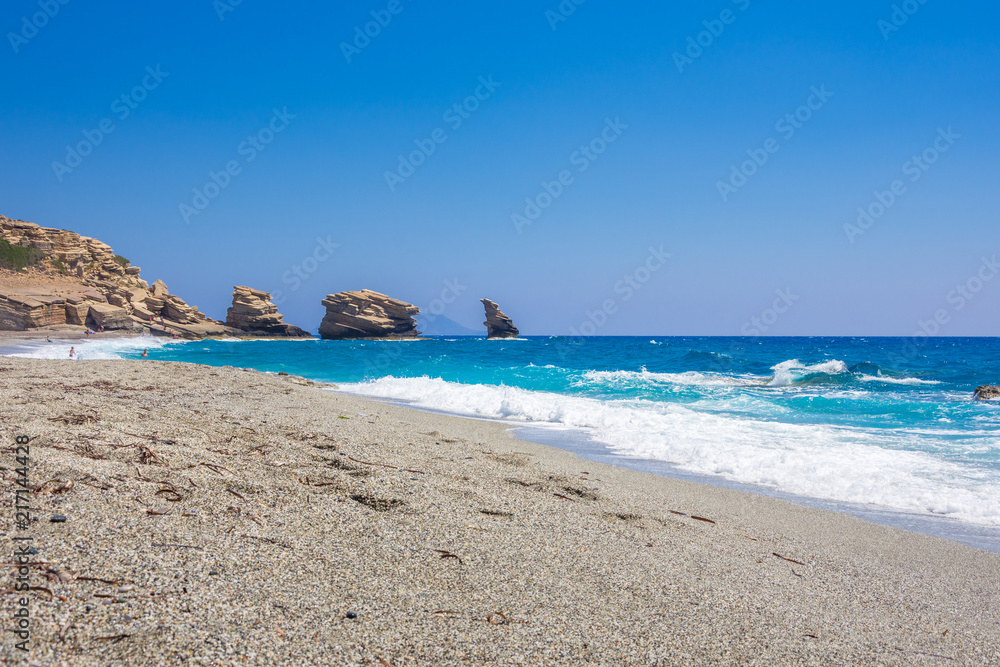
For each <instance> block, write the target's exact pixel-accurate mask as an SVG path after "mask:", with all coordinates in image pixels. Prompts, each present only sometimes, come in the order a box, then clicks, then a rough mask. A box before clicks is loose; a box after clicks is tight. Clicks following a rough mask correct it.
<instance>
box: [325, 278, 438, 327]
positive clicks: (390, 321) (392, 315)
mask: <svg viewBox="0 0 1000 667" xmlns="http://www.w3.org/2000/svg"><path fill="white" fill-rule="evenodd" d="M322 303H323V305H324V306H326V316H325V317H324V318H323V322H322V323H321V324H320V326H319V335H320V336H321V337H323V338H333V339H339V338H415V337H416V336H419V335H420V332H419V331H417V322H416V320H415V319H413V316H414V315H416V314H417V313H419V312H420V309H419V308H417V307H416V306H414V305H412V304H409V303H406V302H405V301H399V300H397V299H391V298H389V297H387V296H386V295H385V294H379V293H378V292H373V291H371V290H367V289H365V290H361V291H358V292H340V293H339V294H328V295H327V297H326V298H325V299H323V302H322Z"/></svg>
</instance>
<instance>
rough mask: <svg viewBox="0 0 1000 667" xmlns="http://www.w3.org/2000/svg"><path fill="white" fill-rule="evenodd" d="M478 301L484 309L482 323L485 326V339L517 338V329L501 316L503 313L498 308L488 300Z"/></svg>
mask: <svg viewBox="0 0 1000 667" xmlns="http://www.w3.org/2000/svg"><path fill="white" fill-rule="evenodd" d="M480 301H481V302H482V303H483V306H484V307H485V308H486V321H485V322H483V324H484V325H485V326H486V337H487V338H517V336H518V334H519V333H520V332H519V331H518V330H517V327H515V326H514V322H513V321H511V319H510V318H509V317H507V316H506V315H504V314H503V311H501V310H500V306H498V305H497V304H496V303H495V302H493V301H490V300H489V299H480Z"/></svg>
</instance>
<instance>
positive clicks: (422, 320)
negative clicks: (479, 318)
mask: <svg viewBox="0 0 1000 667" xmlns="http://www.w3.org/2000/svg"><path fill="white" fill-rule="evenodd" d="M416 319H417V329H419V330H420V333H422V334H424V335H425V336H485V335H486V329H485V327H484V328H483V329H480V330H475V329H470V328H469V327H467V326H464V325H461V324H459V323H458V322H456V321H455V320H453V319H450V318H447V317H445V316H444V315H424V314H423V313H418V314H417V316H416Z"/></svg>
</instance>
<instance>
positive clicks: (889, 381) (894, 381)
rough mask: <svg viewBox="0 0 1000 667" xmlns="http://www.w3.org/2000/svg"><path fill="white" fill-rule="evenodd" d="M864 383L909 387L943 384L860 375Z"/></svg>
mask: <svg viewBox="0 0 1000 667" xmlns="http://www.w3.org/2000/svg"><path fill="white" fill-rule="evenodd" d="M857 378H858V379H859V380H861V381H862V382H885V383H886V384H908V385H922V384H926V385H934V384H941V383H940V382H938V381H937V380H921V379H920V378H905V377H904V378H897V377H889V376H886V375H874V376H873V375H858V376H857Z"/></svg>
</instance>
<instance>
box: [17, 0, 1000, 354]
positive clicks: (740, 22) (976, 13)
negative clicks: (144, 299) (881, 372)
mask: <svg viewBox="0 0 1000 667" xmlns="http://www.w3.org/2000/svg"><path fill="white" fill-rule="evenodd" d="M59 1H60V0H42V1H41V2H39V1H38V0H10V1H9V2H6V3H4V5H3V8H2V9H0V28H2V31H3V34H4V35H5V38H4V43H3V44H2V45H0V60H2V77H3V84H4V86H3V89H4V92H5V95H4V100H3V103H2V104H0V122H2V125H3V133H2V138H0V142H2V143H0V146H2V151H3V160H2V161H0V213H3V214H5V215H7V216H10V217H14V218H22V219H25V220H30V221H33V222H37V223H39V224H42V225H45V226H51V227H63V228H69V229H72V230H74V231H78V232H80V233H82V234H85V235H89V236H95V237H97V238H100V239H102V240H103V241H105V242H107V243H109V244H111V245H112V246H113V247H114V248H115V250H116V251H118V252H120V253H121V254H123V255H125V256H126V257H128V258H130V259H131V260H132V261H133V262H134V263H136V264H138V265H141V266H142V269H143V272H142V275H143V276H144V277H145V278H147V279H148V280H150V281H152V280H154V279H157V278H160V279H163V280H164V281H165V282H166V283H167V285H168V286H169V287H170V289H171V291H173V292H175V293H177V294H179V295H181V296H182V297H184V298H185V299H187V300H188V301H189V303H192V304H195V305H198V306H200V307H201V308H202V309H203V310H205V311H206V312H207V313H208V314H209V315H211V316H213V317H217V318H223V317H224V316H225V309H226V307H228V305H229V301H230V298H231V288H232V286H233V285H234V284H247V285H251V286H253V287H256V288H260V289H267V290H270V291H274V292H277V291H279V290H280V291H281V292H282V299H281V300H282V303H281V309H282V311H283V312H284V313H285V315H286V320H287V321H290V322H292V323H294V324H298V325H300V326H303V327H305V328H308V329H313V330H315V328H316V327H317V326H318V324H319V320H320V318H321V316H322V313H323V311H322V308H321V306H320V305H319V301H320V300H321V298H322V297H323V295H325V294H327V293H329V292H338V291H343V290H353V289H360V288H370V289H375V290H378V291H382V292H386V293H388V294H390V295H393V296H395V297H398V298H401V299H405V300H407V301H410V302H413V303H415V304H417V305H419V306H421V307H422V308H423V309H425V310H428V309H430V308H432V307H434V308H435V310H436V311H438V312H442V313H443V315H445V316H447V317H450V318H452V319H454V320H456V321H458V322H461V323H463V324H466V325H468V326H473V327H477V328H478V327H479V323H480V322H481V321H482V309H481V306H480V304H479V301H478V299H479V298H480V297H483V296H487V297H490V298H492V299H494V300H496V301H497V302H499V303H500V305H501V307H502V308H503V309H504V310H505V311H506V312H507V313H508V314H509V315H511V316H512V317H513V318H514V321H515V323H516V324H517V325H518V326H519V327H520V328H521V330H522V332H523V333H526V334H543V333H554V334H566V333H569V332H571V331H573V330H576V331H583V332H585V333H588V332H590V331H595V332H597V333H600V334H606V335H618V334H643V335H647V334H659V335H668V334H706V335H707V334H717V335H738V334H740V333H741V331H742V332H743V333H749V332H752V333H766V334H780V335H797V334H817V335H820V334H828V335H879V334H883V335H909V334H912V333H913V332H914V331H915V330H917V327H918V322H919V321H925V322H926V321H928V320H930V319H932V318H934V317H935V315H941V313H943V314H944V317H943V318H942V321H943V322H944V323H943V324H941V325H940V333H942V334H946V335H976V334H979V335H995V334H996V333H997V331H998V316H997V312H998V310H997V304H998V302H1000V275H997V276H994V274H995V273H996V272H997V270H998V269H996V268H991V265H987V266H985V267H984V266H982V258H983V257H984V256H985V257H986V258H987V259H991V258H992V257H993V256H994V254H995V253H996V254H1000V225H998V224H997V222H998V218H997V212H998V209H1000V206H998V203H1000V202H998V199H1000V187H998V186H997V174H998V170H997V159H998V155H1000V150H998V149H1000V123H998V122H997V119H998V117H997V110H998V101H1000V45H998V34H1000V28H998V26H1000V9H998V7H997V5H996V3H990V2H952V3H946V2H943V1H942V0H927V1H926V2H925V3H924V4H920V3H919V1H918V0H909V2H908V3H897V6H898V7H900V12H903V9H909V10H910V11H911V12H913V13H912V15H911V14H906V13H905V12H904V13H899V12H897V13H896V15H895V16H894V9H893V3H892V2H890V1H888V0H887V1H886V2H872V1H871V0H868V1H866V2H859V1H848V2H838V3H809V6H808V7H804V6H803V3H792V2H766V3H765V2H763V1H761V0H738V1H736V2H733V1H730V0H716V1H713V2H705V3H697V6H684V7H674V6H672V5H675V4H678V5H679V4H681V3H659V2H657V3H654V2H643V3H624V4H623V3H612V2H606V1H600V0H587V1H586V2H583V3H582V4H580V5H579V6H576V5H574V4H573V3H572V2H571V0H567V1H566V2H563V3H562V5H560V3H559V2H558V0H549V1H547V2H517V3H501V2H491V3H485V2H480V3H459V2H436V3H435V2H415V1H412V0H399V2H398V3H391V2H389V1H388V0H385V1H382V0H379V1H375V2H371V1H366V2H350V3H346V2H345V3H330V2H301V3H291V4H288V5H280V6H279V5H276V4H275V3H265V2H261V1H260V0H243V2H241V3H239V4H234V3H235V0H218V1H217V2H214V3H213V1H212V0H197V1H194V0H184V1H181V2H173V3H136V2H122V1H113V2H102V3H98V4H97V5H95V4H94V3H87V2H84V1H83V0H62V2H65V4H59ZM683 4H685V5H689V4H690V5H694V4H695V3H683ZM814 4H815V6H813V5H814ZM903 5H906V7H905V8H903V7H902V6H903ZM560 6H561V7H562V8H563V11H564V13H565V14H569V15H568V16H564V15H562V14H559V13H558V12H559V11H560V9H559V8H560ZM46 8H47V9H48V12H49V13H50V14H54V15H53V16H51V17H48V16H44V15H43V14H39V12H44V11H45V9H46ZM570 8H572V9H573V11H572V13H570V12H569V9H570ZM229 10H231V11H229ZM393 10H395V13H393ZM372 12H375V14H374V15H373V14H372ZM220 15H221V17H222V18H221V19H220ZM904 18H905V21H904ZM377 19H381V20H382V22H383V23H386V25H384V26H380V25H377V24H370V25H367V26H366V24H369V23H370V22H372V21H375V20H377ZM561 19H565V20H561ZM894 20H895V23H894V22H893V21H894ZM25 21H27V22H28V23H27V24H26V23H25ZM880 22H881V23H880ZM31 24H40V25H41V27H36V25H31ZM366 27H367V29H368V31H369V32H371V33H373V34H375V36H374V37H371V38H367V40H368V41H367V42H366V41H365V39H364V38H359V37H358V33H359V32H360V33H363V32H364V31H365V29H366ZM689 38H690V41H689ZM699 41H700V42H701V45H698V42H699ZM345 43H346V44H348V45H350V47H349V48H345V46H344V44H345ZM692 45H694V46H692ZM678 54H680V55H678ZM147 68H149V69H147ZM150 72H158V73H157V74H156V76H153V75H152V74H150ZM483 81H485V82H486V83H485V84H484V83H483ZM137 87H138V88H137ZM824 87H825V88H824ZM814 91H819V93H820V95H817V94H816V92H814ZM477 92H478V94H479V97H480V99H477V98H475V95H476V93H477ZM831 93H832V95H830V94H831ZM123 95H124V96H125V100H122V96H123ZM470 96H472V97H470ZM456 104H457V105H460V106H459V110H455V108H454V106H455V105H456ZM809 104H811V105H812V107H813V108H811V109H810V108H809V106H808V105H809ZM803 105H806V106H805V107H803ZM274 110H278V112H279V115H280V116H282V117H280V118H275V116H274ZM126 112H127V115H126ZM787 114H792V120H793V122H789V121H788V120H783V119H785V118H786V115H787ZM795 114H798V115H799V120H795ZM291 116H294V117H291ZM803 119H805V120H803ZM102 121H103V123H104V127H105V128H109V127H111V128H113V132H111V133H110V134H105V135H104V136H103V137H102V138H101V140H100V143H97V142H96V138H97V137H98V134H97V133H96V132H95V130H98V129H99V128H100V127H101V125H102ZM609 121H610V122H609ZM269 126H271V127H269ZM272 128H273V129H277V130H280V131H278V132H275V133H272ZM949 128H950V130H949ZM949 132H950V133H951V134H950V136H948V133H949ZM85 133H87V134H85ZM602 133H603V135H604V136H603V137H602ZM88 135H89V138H88ZM956 135H957V136H956ZM248 137H255V139H253V141H248ZM945 137H948V138H945ZM435 138H437V140H438V141H435ZM441 139H444V141H443V142H441ZM610 139H613V141H610V142H607V141H606V140H610ZM267 140H271V141H270V143H265V142H266V141H267ZM81 142H83V143H84V145H83V146H82V147H81V151H80V152H84V153H89V154H88V155H85V156H80V157H79V158H76V157H74V156H72V155H70V156H67V146H69V147H74V150H76V147H79V146H80V144H81ZM417 142H421V143H422V144H423V146H424V147H425V150H426V149H427V148H428V147H429V146H430V145H431V144H433V146H434V151H433V153H431V154H430V155H429V156H426V157H424V156H421V155H417V156H416V158H417V159H416V161H417V162H422V164H420V165H419V166H417V167H416V168H415V169H414V170H413V173H412V174H411V173H410V172H409V169H408V168H407V167H406V166H405V165H404V166H403V167H402V168H401V167H400V164H399V156H400V155H403V156H408V155H409V154H410V153H411V152H412V151H415V150H419V149H418V144H417ZM935 142H936V143H937V146H936V147H935ZM254 143H256V144H257V147H255V146H254ZM87 144H96V145H89V146H88V145H87ZM587 146H591V147H592V148H589V149H588V152H589V155H588V154H587V153H584V152H581V151H580V149H581V147H587ZM768 148H769V149H771V151H772V152H768V150H767V149H768ZM944 149H947V150H944ZM599 150H603V152H600V153H599V154H598V153H597V151H599ZM748 151H749V153H748ZM774 151H776V152H774ZM925 151H928V154H927V157H928V158H936V159H935V161H934V163H933V164H927V163H924V162H921V163H919V164H915V163H913V162H911V160H912V158H913V157H914V156H921V155H922V154H924V152H925ZM754 156H756V158H757V160H758V161H763V157H766V158H767V159H766V161H765V162H763V164H762V165H760V166H757V165H755V164H752V163H751V164H747V165H745V166H744V170H745V171H747V172H753V173H752V175H751V176H750V177H748V178H746V180H745V182H743V180H742V176H736V177H735V178H734V177H733V175H732V168H733V166H734V165H736V167H737V169H739V168H740V167H741V165H742V164H743V163H744V162H745V161H747V160H751V159H752V158H753V157H754ZM250 158H253V159H252V160H251V159H250ZM421 158H423V159H422V160H421ZM406 159H407V161H409V158H408V157H407V158H406ZM921 160H922V158H921ZM54 163H59V164H57V165H54ZM74 164H75V165H76V166H72V165H74ZM227 164H228V165H229V166H230V167H232V168H233V171H234V173H235V175H222V172H224V171H225V170H226V168H227ZM60 165H61V166H60ZM210 172H211V173H215V174H216V180H218V181H220V182H223V183H226V181H227V180H228V183H227V184H226V186H225V187H224V188H218V189H217V188H215V186H214V185H210V186H209V187H208V194H212V195H216V196H214V198H212V199H210V200H208V199H206V200H204V201H203V200H200V199H199V198H198V197H197V196H196V195H195V192H194V191H195V189H198V190H199V191H202V192H203V193H204V190H205V188H206V184H210V183H211V179H210ZM387 172H393V173H395V174H396V176H395V177H389V178H387V176H386V173H387ZM561 172H565V173H562V176H563V178H564V180H565V184H560V183H559V177H560V174H561ZM897 180H898V181H899V183H897V184H896V187H897V189H898V191H899V192H900V193H901V194H899V195H898V196H897V195H893V194H891V189H892V185H893V182H894V181H897ZM389 181H391V183H390V182H389ZM720 181H721V182H723V183H726V184H728V185H727V186H720ZM543 182H546V183H548V184H549V189H550V190H552V191H553V192H558V196H557V197H555V198H551V199H550V197H549V195H548V194H547V193H546V191H545V189H544V187H543V185H542V183H543ZM734 184H736V185H738V187H736V185H734ZM560 188H561V192H560V191H559V189H560ZM876 191H878V192H880V193H882V192H888V193H889V194H883V195H881V197H882V199H883V200H884V202H888V201H889V198H890V197H894V198H895V201H893V202H892V203H891V204H889V205H888V206H886V207H885V210H884V212H882V214H881V216H880V217H877V218H874V217H873V218H872V219H871V222H870V223H869V222H865V221H864V220H863V221H862V222H864V224H865V225H867V228H866V229H864V228H861V227H857V221H858V217H859V213H858V209H859V207H862V208H864V209H869V210H871V211H873V212H874V213H879V212H880V207H881V206H882V204H879V203H878V197H876V194H875V193H876ZM540 195H541V196H540ZM526 198H530V199H532V200H535V201H536V202H538V203H540V204H543V205H547V207H546V208H544V210H541V211H540V215H537V217H536V218H535V219H534V220H531V221H530V224H515V221H516V220H517V219H515V221H512V215H514V214H517V215H520V216H526V215H527V214H532V215H534V214H536V213H538V212H537V211H534V210H532V209H531V208H530V207H529V206H528V204H527V203H526V201H525V200H526ZM206 203H207V206H204V205H205V204H206ZM182 205H185V206H188V207H191V209H192V210H195V211H197V213H196V214H191V212H190V210H188V214H187V215H185V214H184V210H185V209H182ZM198 205H201V206H202V207H203V210H198V208H197V206H198ZM526 209H528V210H527V211H526ZM523 220H528V217H524V218H523ZM845 225H855V226H856V229H855V230H854V231H851V229H852V228H850V227H848V228H847V229H846V230H845ZM858 231H860V233H857V232H858ZM849 237H850V239H849ZM317 239H323V241H324V243H322V244H321V243H319V242H318V241H317ZM851 240H853V243H852V242H850V241H851ZM331 243H332V244H337V247H335V248H333V249H332V250H331V249H327V248H324V247H323V246H324V245H327V246H329V245H330V244H331ZM661 246H662V248H663V252H665V253H669V254H670V255H671V256H670V257H669V258H668V259H660V258H657V257H655V256H651V253H650V247H652V248H654V249H656V250H657V251H658V252H659V249H660V248H661ZM316 257H319V258H321V259H324V260H325V261H316V260H315V258H316ZM309 258H314V259H309ZM647 261H648V262H649V266H648V267H647V266H646V263H647ZM295 266H299V267H300V268H299V271H300V272H301V275H303V276H305V277H306V279H305V280H302V279H301V278H299V279H298V282H299V283H300V284H299V285H298V286H297V289H293V288H295V287H296V285H295V280H294V267H295ZM650 268H652V269H655V270H650ZM626 276H628V277H629V280H631V281H632V283H633V284H634V285H635V286H638V289H633V287H631V286H629V284H628V282H627V281H625V280H624V279H625V277H626ZM994 277H996V278H997V279H996V280H992V278H994ZM446 281H452V282H446ZM454 281H457V287H455V286H454V285H455V282H454ZM643 281H644V282H643ZM970 281H971V282H970ZM958 286H962V291H964V295H963V293H962V291H955V290H956V289H957V288H958ZM776 290H790V291H791V293H790V295H786V298H785V299H784V300H782V297H780V296H778V295H776ZM977 290H978V291H977ZM442 293H444V296H445V297H447V298H446V299H444V300H442V301H440V302H438V303H437V305H436V306H433V304H435V301H434V300H435V299H440V298H441V296H442ZM445 301H448V302H449V303H445ZM776 301H777V303H776ZM775 306H778V308H777V309H776V310H774V311H769V309H771V308H774V307H775ZM599 310H601V311H605V312H603V313H599V312H598V311H599ZM778 310H781V311H784V312H780V313H779V312H777V311H778ZM588 312H589V313H591V314H592V315H593V317H592V318H589V319H588ZM754 317H757V318H758V321H759V322H760V324H762V325H763V326H759V325H758V324H756V323H754V322H753V319H752V318H754ZM588 321H596V322H598V323H599V324H600V326H597V325H594V326H593V327H592V329H591V328H590V327H583V328H581V325H583V324H584V323H585V322H588ZM932 328H933V327H932Z"/></svg>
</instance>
